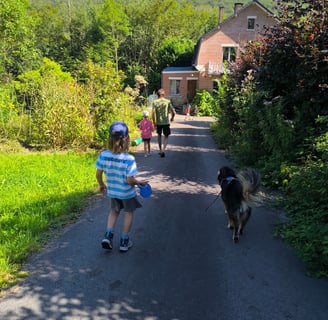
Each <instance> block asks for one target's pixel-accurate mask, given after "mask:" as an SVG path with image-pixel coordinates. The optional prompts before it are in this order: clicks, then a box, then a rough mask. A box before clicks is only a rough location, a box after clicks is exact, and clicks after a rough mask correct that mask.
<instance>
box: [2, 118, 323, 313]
mask: <svg viewBox="0 0 328 320" xmlns="http://www.w3.org/2000/svg"><path fill="white" fill-rule="evenodd" d="M210 121H211V119H210V118H197V119H194V120H190V121H184V116H181V115H177V117H176V121H175V122H174V123H173V124H172V136H171V137H170V141H169V149H168V151H167V152H166V157H165V158H160V157H159V156H158V154H157V153H158V148H157V144H156V136H155V137H154V138H153V141H152V148H153V154H152V156H151V157H149V158H144V156H143V151H142V146H139V147H138V150H137V152H136V159H137V162H138V167H139V171H140V174H139V175H138V176H139V177H140V178H141V177H142V178H146V179H149V181H150V183H151V185H152V188H153V195H152V197H151V198H149V199H143V200H142V203H143V208H142V209H138V210H137V211H136V213H135V218H134V225H133V230H132V232H131V239H132V240H133V241H134V246H133V247H132V248H131V249H130V250H129V252H127V253H120V252H119V233H120V229H121V227H122V219H121V218H122V217H120V220H119V222H118V225H117V229H116V237H115V238H114V245H115V247H114V249H113V251H112V252H107V251H104V250H103V249H102V248H101V245H100V242H101V239H102V237H103V234H104V231H105V225H106V219H107V213H108V202H107V199H106V198H105V197H103V196H97V197H96V198H95V199H94V200H93V201H92V202H91V203H90V205H89V207H88V208H86V210H85V212H84V213H83V215H82V216H81V218H80V219H79V221H78V222H77V223H75V224H73V225H70V226H68V227H66V228H65V229H64V230H63V231H62V232H61V234H60V235H59V236H58V237H55V238H54V239H53V240H52V241H50V243H49V244H48V245H47V247H46V248H45V249H44V250H43V251H42V252H41V253H40V254H37V255H35V256H33V257H31V259H30V260H29V262H28V264H27V265H26V266H25V269H26V270H29V271H30V272H31V275H30V277H28V278H27V279H26V280H25V281H24V282H22V283H21V284H20V285H18V286H16V287H15V288H14V290H12V292H11V293H8V294H7V295H6V296H5V297H4V298H2V299H0V319H5V320H18V319H19V320H34V319H35V320H39V319H40V320H44V319H47V320H52V319H54V320H55V319H56V320H57V319H60V320H73V319H74V320H77V319H79V320H80V319H81V320H82V319H83V320H105V319H109V320H327V319H328V281H327V280H326V279H315V278H309V277H307V276H306V275H305V266H304V264H303V263H302V262H301V261H300V259H299V258H297V257H296V255H295V253H294V252H293V250H292V249H291V248H289V247H288V245H287V244H286V243H284V242H283V241H281V240H279V239H276V238H275V237H274V236H273V235H274V225H275V223H276V222H277V221H278V220H279V217H280V214H279V213H277V212H275V211H272V210H270V209H268V208H257V209H255V210H254V212H253V215H252V217H251V219H250V221H249V223H248V225H247V227H246V229H245V233H244V235H243V236H242V238H241V240H240V242H239V243H238V244H235V243H233V241H232V239H231V236H232V235H231V231H230V230H228V229H226V224H227V223H226V218H225V216H224V214H223V206H222V203H221V200H220V199H218V201H216V202H214V203H213V201H214V200H215V198H216V196H217V194H218V193H219V191H220V190H219V187H218V184H217V170H218V168H219V167H220V166H222V165H228V164H230V162H229V161H228V160H227V159H226V158H225V155H224V152H223V151H220V150H218V148H217V147H216V145H215V143H214V142H213V139H212V137H211V133H210V130H209V126H210ZM90 178H91V179H95V175H94V172H92V173H90ZM212 203H213V205H212V206H211V207H210V208H209V209H208V210H207V211H206V212H205V209H206V208H207V207H208V206H209V205H211V204H212Z"/></svg>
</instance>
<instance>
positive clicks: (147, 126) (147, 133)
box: [139, 118, 154, 139]
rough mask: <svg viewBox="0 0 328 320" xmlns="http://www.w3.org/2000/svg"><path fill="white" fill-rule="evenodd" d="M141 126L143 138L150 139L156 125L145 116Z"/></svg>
mask: <svg viewBox="0 0 328 320" xmlns="http://www.w3.org/2000/svg"><path fill="white" fill-rule="evenodd" d="M139 128H140V130H141V138H142V139H150V138H151V137H152V131H153V130H154V126H153V123H152V122H151V121H150V120H149V119H147V118H145V119H143V120H141V122H140V125H139Z"/></svg>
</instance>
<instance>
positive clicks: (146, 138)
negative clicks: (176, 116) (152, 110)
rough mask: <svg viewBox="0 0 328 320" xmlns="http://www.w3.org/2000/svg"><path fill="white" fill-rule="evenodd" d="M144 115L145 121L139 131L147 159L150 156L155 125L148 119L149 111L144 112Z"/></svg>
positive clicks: (140, 125)
mask: <svg viewBox="0 0 328 320" xmlns="http://www.w3.org/2000/svg"><path fill="white" fill-rule="evenodd" d="M142 115H143V120H141V122H140V124H139V129H140V131H141V138H142V141H143V142H144V151H145V157H147V156H150V139H151V137H152V132H153V130H154V125H153V123H152V121H150V120H149V119H148V116H149V112H148V111H144V112H143V113H142Z"/></svg>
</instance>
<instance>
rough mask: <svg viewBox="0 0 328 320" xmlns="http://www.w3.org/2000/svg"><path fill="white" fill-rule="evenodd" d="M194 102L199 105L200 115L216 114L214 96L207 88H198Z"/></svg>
mask: <svg viewBox="0 0 328 320" xmlns="http://www.w3.org/2000/svg"><path fill="white" fill-rule="evenodd" d="M192 104H193V105H197V107H198V111H199V113H198V114H199V115H200V116H213V115H214V108H213V105H214V98H213V96H212V94H211V93H209V92H208V91H207V90H198V91H197V93H196V96H195V97H194V99H193V101H192Z"/></svg>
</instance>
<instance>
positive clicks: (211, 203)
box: [205, 191, 222, 212]
mask: <svg viewBox="0 0 328 320" xmlns="http://www.w3.org/2000/svg"><path fill="white" fill-rule="evenodd" d="M221 194H222V191H220V192H219V194H218V195H217V196H216V198H215V199H214V201H212V203H211V204H210V205H209V206H208V207H207V208H206V209H205V212H206V211H207V210H208V209H209V208H210V207H212V205H213V204H214V202H215V201H216V200H217V199H218V198H219V197H220V196H221Z"/></svg>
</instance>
